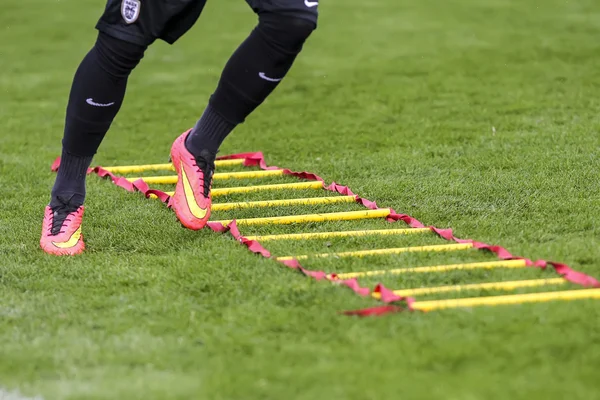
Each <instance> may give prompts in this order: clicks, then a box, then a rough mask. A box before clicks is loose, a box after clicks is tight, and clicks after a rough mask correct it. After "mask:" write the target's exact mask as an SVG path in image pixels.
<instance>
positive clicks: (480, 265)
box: [336, 260, 527, 279]
mask: <svg viewBox="0 0 600 400" xmlns="http://www.w3.org/2000/svg"><path fill="white" fill-rule="evenodd" d="M526 266H527V263H526V261H525V260H502V261H485V262H476V263H466V264H447V265H431V266H426V267H412V268H396V269H382V270H376V271H362V272H346V273H341V274H336V276H337V278H338V279H352V278H360V277H365V276H379V275H387V274H390V275H400V274H407V273H428V272H447V271H457V270H470V269H492V268H525V267H526Z"/></svg>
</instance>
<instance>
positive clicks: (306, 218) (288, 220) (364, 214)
mask: <svg viewBox="0 0 600 400" xmlns="http://www.w3.org/2000/svg"><path fill="white" fill-rule="evenodd" d="M388 215H390V209H389V208H384V209H379V210H366V211H347V212H336V213H327V214H306V215H286V216H282V217H267V218H248V219H237V220H236V223H237V224H238V225H245V226H250V225H288V224H304V223H308V222H325V221H350V220H356V219H367V218H385V217H387V216H388ZM231 221H232V220H223V221H214V222H217V223H221V224H223V225H227V224H229V223H230V222H231Z"/></svg>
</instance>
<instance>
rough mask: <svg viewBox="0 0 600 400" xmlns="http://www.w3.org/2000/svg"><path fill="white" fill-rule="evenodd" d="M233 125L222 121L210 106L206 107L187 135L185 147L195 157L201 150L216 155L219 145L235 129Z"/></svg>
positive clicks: (224, 120)
mask: <svg viewBox="0 0 600 400" xmlns="http://www.w3.org/2000/svg"><path fill="white" fill-rule="evenodd" d="M235 125H236V124H233V123H231V122H229V121H227V120H226V119H224V118H223V117H222V116H221V115H220V114H219V113H217V112H216V111H215V110H214V108H213V107H212V106H211V105H208V106H207V107H206V110H204V114H202V118H200V120H199V121H198V123H196V126H195V127H194V129H193V130H192V132H191V133H190V134H189V135H188V137H187V139H186V141H185V147H186V148H187V149H188V151H189V152H190V153H192V154H193V155H194V156H196V157H198V156H200V153H201V152H202V150H207V151H208V152H209V153H211V154H213V155H216V154H217V150H219V147H220V146H221V143H223V140H225V138H226V137H227V135H229V133H230V132H231V131H232V130H233V128H235Z"/></svg>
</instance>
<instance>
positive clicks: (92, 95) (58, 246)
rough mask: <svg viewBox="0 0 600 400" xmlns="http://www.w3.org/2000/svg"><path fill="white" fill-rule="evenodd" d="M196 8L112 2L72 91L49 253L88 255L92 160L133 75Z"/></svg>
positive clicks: (46, 243)
mask: <svg viewBox="0 0 600 400" xmlns="http://www.w3.org/2000/svg"><path fill="white" fill-rule="evenodd" d="M191 2H194V3H198V1H196V0H181V1H175V2H167V1H156V2H144V3H143V4H142V3H141V2H140V1H138V0H109V1H108V3H107V6H106V10H105V12H104V14H103V16H102V17H101V19H100V21H99V22H98V25H97V28H98V30H99V31H100V32H99V35H98V39H97V40H96V43H95V45H94V46H93V48H92V49H91V50H90V52H89V53H88V54H87V55H86V56H85V58H84V59H83V61H82V62H81V65H80V66H79V68H78V70H77V72H76V73H75V77H74V79H73V84H72V87H71V93H70V96H69V102H68V106H67V115H66V120H65V130H64V137H63V142H62V143H63V149H62V156H61V163H60V166H59V169H58V173H57V176H56V181H55V184H54V187H53V189H52V195H51V199H50V204H49V205H48V206H47V207H46V211H45V216H44V223H43V226H42V236H41V239H40V245H41V247H42V249H44V251H46V252H47V253H51V254H56V255H72V254H78V253H81V252H82V251H83V249H84V247H85V246H84V243H83V237H82V236H81V220H82V217H83V211H84V207H83V203H84V200H85V194H86V190H85V179H86V172H87V169H88V167H89V166H90V163H91V161H92V157H93V156H94V154H95V153H96V151H97V150H98V147H99V146H100V143H101V142H102V139H103V138H104V136H105V135H106V133H107V131H108V129H109V128H110V125H111V124H112V121H113V119H114V118H115V116H116V115H117V113H118V111H119V109H120V107H121V104H122V103H123V99H124V96H125V89H126V86H127V79H128V77H129V75H130V73H131V71H132V70H133V69H134V68H135V67H136V66H137V65H138V63H139V62H140V60H141V59H142V57H143V56H144V51H145V50H146V48H147V46H148V45H149V44H151V43H152V42H153V41H154V40H155V39H156V38H157V37H160V36H161V33H162V31H163V30H164V29H165V27H166V26H167V25H168V23H169V21H170V16H171V15H174V14H178V13H179V12H181V10H182V9H183V8H185V7H186V6H187V4H189V3H191ZM175 39H176V38H175ZM166 40H168V39H166Z"/></svg>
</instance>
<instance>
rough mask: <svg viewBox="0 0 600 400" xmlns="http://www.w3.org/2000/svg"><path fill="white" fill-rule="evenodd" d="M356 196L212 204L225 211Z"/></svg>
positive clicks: (349, 199) (353, 199)
mask: <svg viewBox="0 0 600 400" xmlns="http://www.w3.org/2000/svg"><path fill="white" fill-rule="evenodd" d="M354 202H356V196H333V197H309V198H305V199H285V200H263V201H244V202H239V203H220V204H219V203H216V204H213V205H212V210H213V211H226V210H233V209H238V208H255V207H257V208H258V207H278V206H294V205H313V204H337V203H354Z"/></svg>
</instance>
